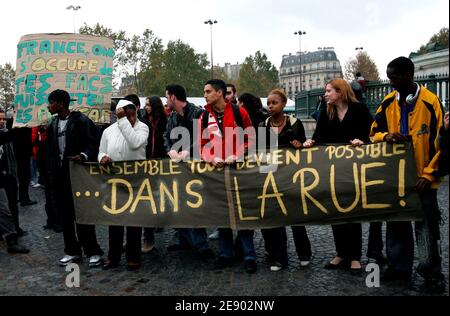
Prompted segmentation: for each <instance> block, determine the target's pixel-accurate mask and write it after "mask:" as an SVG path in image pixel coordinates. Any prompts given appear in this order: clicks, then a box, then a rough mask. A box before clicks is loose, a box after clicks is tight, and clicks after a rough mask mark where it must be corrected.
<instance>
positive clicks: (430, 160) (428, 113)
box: [371, 57, 445, 293]
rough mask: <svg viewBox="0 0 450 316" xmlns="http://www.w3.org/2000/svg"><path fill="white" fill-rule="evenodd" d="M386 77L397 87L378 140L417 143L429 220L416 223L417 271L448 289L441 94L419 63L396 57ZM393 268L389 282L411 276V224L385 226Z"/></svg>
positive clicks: (380, 121)
mask: <svg viewBox="0 0 450 316" xmlns="http://www.w3.org/2000/svg"><path fill="white" fill-rule="evenodd" d="M387 76H388V78H389V80H390V82H391V86H392V87H393V88H394V91H393V92H392V93H390V94H388V95H387V96H386V97H385V98H384V100H383V102H382V104H381V106H380V107H379V108H378V110H377V114H376V117H375V122H374V123H373V125H372V129H371V137H372V140H373V141H374V142H381V141H386V142H388V143H395V142H403V141H406V140H408V139H410V140H411V141H412V143H413V146H414V153H415V160H416V167H417V177H418V181H417V184H416V189H417V190H418V192H419V195H420V199H421V202H422V208H423V211H424V219H423V221H421V222H416V223H415V232H416V240H417V246H418V250H419V257H420V263H419V266H418V267H417V272H418V273H419V274H420V275H421V276H422V277H424V278H425V285H426V287H427V288H428V289H429V290H430V291H432V292H435V293H441V292H443V291H445V278H444V275H443V274H442V272H441V256H440V246H439V241H440V231H439V222H440V215H441V214H440V211H439V206H438V202H437V189H438V187H439V183H440V179H439V177H438V175H437V174H438V168H439V155H440V150H439V146H438V135H439V130H440V128H441V126H442V125H443V108H442V104H441V102H440V100H439V98H438V97H437V96H436V95H435V94H433V93H432V92H430V91H429V90H427V89H426V88H425V87H424V86H421V85H419V84H418V83H416V82H414V64H413V62H412V61H411V60H410V59H408V58H406V57H399V58H396V59H394V60H393V61H391V62H390V63H389V65H388V67H387ZM386 252H387V258H388V264H389V266H388V269H387V270H386V271H385V273H384V275H383V280H384V281H390V280H410V278H411V273H412V267H413V259H414V239H413V232H412V226H411V223H410V222H388V223H387V229H386Z"/></svg>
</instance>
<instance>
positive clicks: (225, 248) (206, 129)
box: [199, 79, 256, 273]
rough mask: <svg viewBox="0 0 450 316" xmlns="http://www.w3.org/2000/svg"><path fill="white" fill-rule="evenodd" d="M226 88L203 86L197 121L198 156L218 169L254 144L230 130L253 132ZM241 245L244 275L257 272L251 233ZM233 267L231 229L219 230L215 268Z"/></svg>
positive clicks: (242, 238)
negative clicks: (230, 98)
mask: <svg viewBox="0 0 450 316" xmlns="http://www.w3.org/2000/svg"><path fill="white" fill-rule="evenodd" d="M226 92H227V86H226V84H225V82H223V81H222V80H218V79H213V80H210V81H208V82H206V84H205V88H204V97H205V99H206V102H207V105H206V107H205V110H206V111H205V112H203V114H202V116H201V117H200V120H199V124H200V129H199V130H200V135H201V148H200V156H201V158H202V160H204V161H207V162H209V163H211V164H213V165H214V166H216V167H218V168H221V167H224V166H225V165H229V164H233V163H235V162H236V161H237V160H238V159H242V158H243V156H244V155H245V153H246V151H247V148H248V146H249V145H251V144H252V143H253V141H254V140H253V137H252V136H246V137H245V138H244V142H242V141H241V140H240V137H238V136H239V135H238V133H234V132H233V129H235V128H237V127H240V128H242V129H243V130H245V129H246V128H248V127H250V128H253V126H252V122H251V120H250V116H249V115H248V113H247V111H246V110H245V109H244V108H239V107H237V106H236V105H232V104H231V102H230V101H229V100H227V99H226ZM238 236H239V239H240V241H241V243H242V248H243V253H244V261H245V271H246V272H247V273H254V272H256V256H255V247H254V245H253V231H252V230H241V231H238ZM232 264H233V232H232V230H231V229H229V228H226V229H219V259H218V260H217V261H216V268H217V269H223V268H226V267H228V266H232Z"/></svg>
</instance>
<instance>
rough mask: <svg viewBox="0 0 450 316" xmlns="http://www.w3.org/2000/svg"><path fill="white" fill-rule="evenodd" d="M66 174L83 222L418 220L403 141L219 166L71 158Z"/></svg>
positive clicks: (248, 224)
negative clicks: (104, 162) (95, 161)
mask: <svg viewBox="0 0 450 316" xmlns="http://www.w3.org/2000/svg"><path fill="white" fill-rule="evenodd" d="M71 179H72V190H73V196H74V201H75V209H76V217H77V221H78V222H79V223H83V224H105V225H125V226H143V227H179V228H181V227H184V228H189V227H192V228H195V227H231V228H236V229H247V228H269V227H279V226H290V225H300V224H301V225H311V224H330V223H345V222H365V221H379V220H383V221H385V220H415V219H420V218H422V216H421V211H420V201H419V198H418V194H417V193H416V192H415V190H414V186H415V184H416V181H417V175H416V167H415V162H414V157H413V149H412V145H411V144H410V143H406V144H394V145H389V144H387V143H377V144H370V145H364V146H362V147H357V148H353V147H352V146H347V145H342V146H315V147H313V148H309V149H302V150H294V149H280V150H276V151H272V152H270V153H261V154H256V155H252V156H250V157H248V159H247V160H246V161H245V162H241V163H237V164H236V165H233V166H228V167H225V168H224V169H216V168H214V167H213V166H212V165H210V164H207V163H205V162H186V163H183V162H181V163H175V162H173V161H171V160H169V159H163V160H149V161H129V162H116V163H112V164H111V165H109V166H100V165H98V164H84V165H82V164H75V163H74V164H72V165H71Z"/></svg>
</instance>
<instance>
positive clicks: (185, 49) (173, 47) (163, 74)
mask: <svg viewBox="0 0 450 316" xmlns="http://www.w3.org/2000/svg"><path fill="white" fill-rule="evenodd" d="M160 53H161V50H159V51H158V54H156V55H155V58H156V60H155V62H154V68H150V69H149V70H147V71H145V72H143V74H142V76H143V77H144V78H146V79H145V80H144V81H145V89H144V92H145V94H146V95H149V94H157V95H163V94H164V92H165V91H164V90H165V87H166V85H168V84H180V85H182V86H183V87H185V88H186V92H187V94H188V95H189V96H202V95H203V87H204V83H205V82H206V81H207V80H208V79H209V73H208V70H207V69H206V67H207V65H208V59H207V56H206V54H197V53H196V52H195V50H194V49H193V48H192V47H190V46H189V45H188V44H185V43H183V42H182V41H181V40H178V41H170V42H169V43H168V44H167V48H166V49H165V50H164V52H163V54H162V55H160ZM160 58H161V59H160ZM152 81H154V83H153V84H152V83H151V82H152Z"/></svg>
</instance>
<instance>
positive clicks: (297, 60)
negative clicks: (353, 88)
mask: <svg viewBox="0 0 450 316" xmlns="http://www.w3.org/2000/svg"><path fill="white" fill-rule="evenodd" d="M279 76H280V85H281V86H282V87H283V88H284V90H285V92H286V94H287V95H288V97H289V98H290V99H292V100H294V99H295V95H296V94H297V93H299V92H300V90H301V91H309V90H312V89H320V88H324V87H325V84H326V83H327V82H328V81H329V80H331V79H334V78H342V77H343V76H342V68H341V64H340V62H339V60H338V58H337V56H336V52H335V51H334V48H333V47H324V48H319V49H318V50H317V51H315V52H302V53H298V52H297V54H295V55H294V54H289V55H283V61H282V62H281V67H280V72H279ZM300 77H301V82H302V87H301V89H300Z"/></svg>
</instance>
